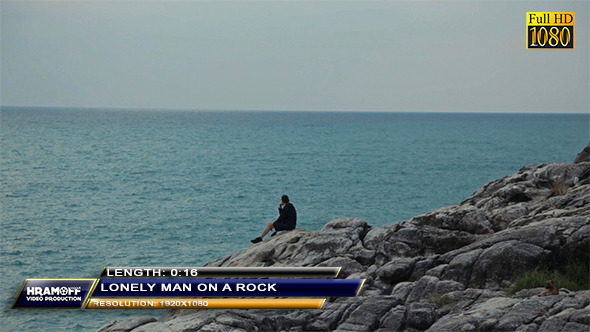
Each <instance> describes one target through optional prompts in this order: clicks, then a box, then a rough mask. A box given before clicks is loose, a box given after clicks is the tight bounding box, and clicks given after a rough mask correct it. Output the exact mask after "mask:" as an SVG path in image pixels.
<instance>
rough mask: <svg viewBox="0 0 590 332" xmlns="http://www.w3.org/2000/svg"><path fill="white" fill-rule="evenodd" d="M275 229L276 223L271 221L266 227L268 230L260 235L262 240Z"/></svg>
mask: <svg viewBox="0 0 590 332" xmlns="http://www.w3.org/2000/svg"><path fill="white" fill-rule="evenodd" d="M274 227H275V225H274V223H273V222H272V221H271V222H269V223H268V224H267V225H266V228H265V229H264V232H262V234H260V238H261V239H264V237H265V236H266V234H268V232H270V231H271V230H272V229H273V228H274Z"/></svg>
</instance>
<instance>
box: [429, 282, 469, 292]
mask: <svg viewBox="0 0 590 332" xmlns="http://www.w3.org/2000/svg"><path fill="white" fill-rule="evenodd" d="M464 289H465V286H464V285H463V284H462V283H460V282H456V281H453V280H442V281H440V282H438V283H437V284H436V287H435V288H434V293H435V294H439V295H443V294H446V293H450V292H456V291H462V290H464Z"/></svg>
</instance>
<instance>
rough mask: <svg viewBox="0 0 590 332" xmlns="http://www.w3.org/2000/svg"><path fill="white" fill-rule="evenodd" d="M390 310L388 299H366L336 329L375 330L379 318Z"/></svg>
mask: <svg viewBox="0 0 590 332" xmlns="http://www.w3.org/2000/svg"><path fill="white" fill-rule="evenodd" d="M390 309H391V298H390V297H377V298H367V299H365V300H364V301H363V303H362V304H361V305H360V306H358V307H357V308H356V309H355V310H354V311H353V312H352V314H351V315H350V317H348V319H346V321H345V322H344V324H342V325H340V326H339V327H338V329H344V330H356V331H372V330H375V329H376V328H377V327H378V326H379V323H380V322H379V321H380V319H381V317H383V315H384V314H385V313H387V312H388V311H389V310H390Z"/></svg>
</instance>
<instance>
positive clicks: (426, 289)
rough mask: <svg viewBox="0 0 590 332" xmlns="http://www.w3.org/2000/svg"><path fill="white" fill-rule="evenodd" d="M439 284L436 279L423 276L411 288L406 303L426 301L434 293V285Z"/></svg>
mask: <svg viewBox="0 0 590 332" xmlns="http://www.w3.org/2000/svg"><path fill="white" fill-rule="evenodd" d="M438 283H439V280H438V278H437V277H433V276H424V277H422V278H420V280H418V281H417V282H416V283H415V284H414V287H413V288H412V291H411V292H410V294H409V295H408V298H407V299H406V302H409V303H412V302H418V301H421V300H428V299H429V298H431V297H432V296H434V295H435V293H436V285H437V284H438Z"/></svg>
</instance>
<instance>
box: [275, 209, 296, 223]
mask: <svg viewBox="0 0 590 332" xmlns="http://www.w3.org/2000/svg"><path fill="white" fill-rule="evenodd" d="M275 222H276V223H278V224H281V225H284V226H286V228H290V229H294V228H295V227H296V226H297V211H295V207H294V206H293V204H291V203H287V204H285V205H284V206H283V208H282V209H281V208H279V218H277V221H275Z"/></svg>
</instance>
